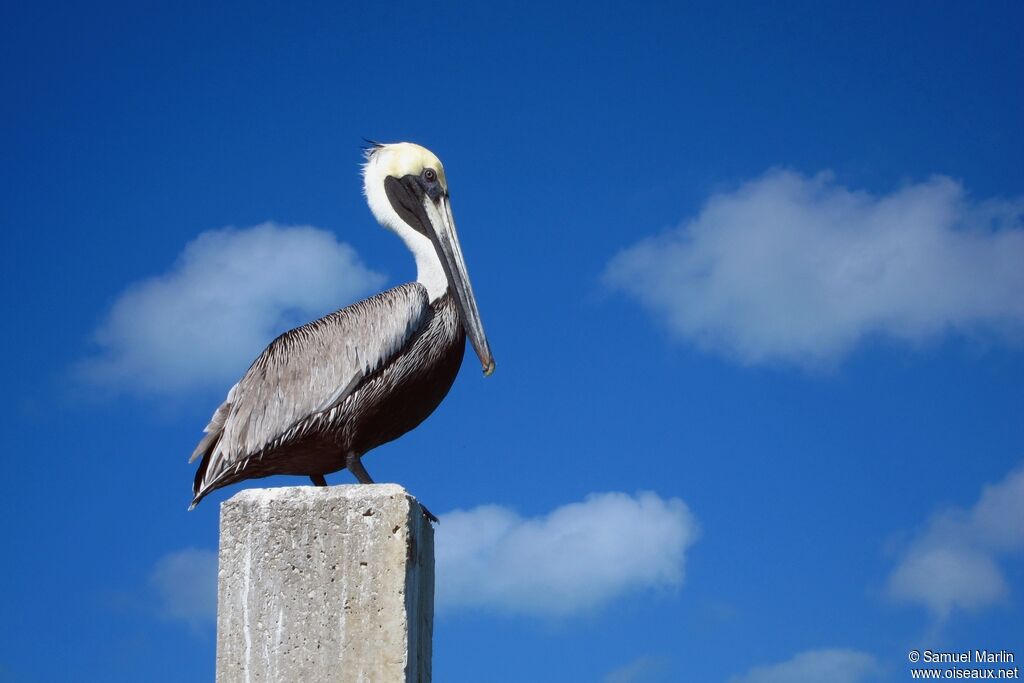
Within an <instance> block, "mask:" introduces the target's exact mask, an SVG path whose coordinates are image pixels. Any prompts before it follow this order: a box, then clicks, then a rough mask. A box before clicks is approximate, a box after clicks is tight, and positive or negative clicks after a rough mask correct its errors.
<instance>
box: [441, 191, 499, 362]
mask: <svg viewBox="0 0 1024 683" xmlns="http://www.w3.org/2000/svg"><path fill="white" fill-rule="evenodd" d="M423 209H424V211H425V212H426V214H427V222H428V223H429V225H428V226H427V227H428V228H429V229H430V230H431V232H433V233H434V234H433V235H431V237H432V240H433V242H434V246H435V248H436V249H437V253H438V256H439V257H440V258H441V264H442V265H443V266H444V271H445V274H446V275H447V276H448V283H449V284H450V285H451V287H452V291H453V292H454V294H455V302H456V304H458V307H459V312H460V314H461V316H462V324H463V327H465V329H466V334H467V335H469V341H470V343H471V344H473V350H474V351H476V355H477V356H479V358H480V363H481V364H482V365H483V369H484V375H485V376H487V375H490V374H491V373H492V372H494V356H493V355H491V347H490V345H489V344H488V343H487V335H486V334H484V325H483V323H482V322H480V311H479V310H478V309H477V307H476V296H474V294H473V285H472V284H470V282H469V273H467V272H466V260H465V259H464V258H462V247H461V246H460V245H459V234H458V233H457V232H456V231H455V219H454V218H452V207H451V204H450V203H449V202H448V197H447V196H445V195H442V196H441V197H439V198H438V201H437V204H435V203H434V201H433V200H432V199H431V198H430V197H429V196H424V197H423Z"/></svg>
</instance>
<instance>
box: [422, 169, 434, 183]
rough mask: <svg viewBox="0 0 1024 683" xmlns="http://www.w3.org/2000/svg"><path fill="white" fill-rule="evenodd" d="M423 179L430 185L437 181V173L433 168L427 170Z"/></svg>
mask: <svg viewBox="0 0 1024 683" xmlns="http://www.w3.org/2000/svg"><path fill="white" fill-rule="evenodd" d="M423 179H424V180H426V181H427V182H428V183H432V182H434V181H435V180H437V171H435V170H434V169H432V168H428V169H425V170H424V171H423Z"/></svg>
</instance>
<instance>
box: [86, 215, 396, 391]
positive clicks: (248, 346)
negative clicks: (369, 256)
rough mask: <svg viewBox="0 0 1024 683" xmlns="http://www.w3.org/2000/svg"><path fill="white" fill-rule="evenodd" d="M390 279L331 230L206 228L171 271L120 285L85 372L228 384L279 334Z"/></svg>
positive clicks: (110, 380)
mask: <svg viewBox="0 0 1024 683" xmlns="http://www.w3.org/2000/svg"><path fill="white" fill-rule="evenodd" d="M382 282H383V277H382V276H381V275H379V274H377V273H374V272H373V271H371V270H369V269H367V268H366V267H365V266H364V265H363V264H362V262H361V261H360V260H359V257H358V255H357V254H356V252H355V251H354V250H353V249H352V248H351V247H350V246H348V245H347V244H344V243H342V242H338V241H337V239H336V238H335V237H334V235H332V234H331V233H329V232H327V231H325V230H319V229H317V228H314V227H310V226H282V225H277V224H275V223H264V224H262V225H257V226H255V227H251V228H246V229H241V230H239V229H234V228H226V229H223V230H213V231H209V232H204V233H202V234H201V235H199V236H198V237H197V238H196V239H194V240H193V241H192V242H189V243H188V244H187V245H186V246H185V249H184V250H183V251H182V253H181V254H180V255H179V257H178V259H177V261H176V262H175V264H174V265H173V267H172V268H171V269H170V270H169V271H168V272H166V273H164V274H162V275H158V276H155V277H152V278H149V279H147V280H144V281H142V282H138V283H135V284H133V285H131V286H130V287H128V288H127V289H126V290H125V291H124V292H122V293H121V295H120V296H119V297H118V299H117V301H116V302H115V303H114V305H113V307H112V309H111V310H110V312H109V314H108V315H107V316H106V319H105V320H104V321H103V322H102V323H101V324H100V325H99V327H98V329H97V330H96V333H95V342H96V345H97V346H98V351H97V353H96V354H95V355H94V356H93V357H91V358H89V359H87V360H85V361H83V362H82V363H81V364H80V365H79V367H78V371H79V374H80V376H81V377H82V378H83V379H85V380H87V381H89V382H91V383H93V384H96V385H100V386H103V387H107V388H109V389H112V390H127V391H135V392H145V393H173V392H180V391H183V390H187V389H191V388H194V387H203V386H214V387H225V385H226V384H227V383H229V382H231V381H234V380H235V379H237V378H238V376H239V375H240V374H241V373H242V372H243V371H244V370H245V368H246V366H247V365H248V363H250V362H251V361H252V360H253V359H254V358H255V357H256V355H257V354H258V353H259V352H260V351H261V350H262V349H263V347H264V346H265V345H266V344H267V343H269V342H270V341H271V340H272V339H273V338H274V336H275V335H277V334H279V333H281V332H283V331H285V330H287V329H288V328H290V327H293V326H295V325H298V324H301V323H303V322H307V321H309V320H311V319H313V318H316V317H318V316H320V315H323V314H324V313H327V312H330V311H332V310H334V309H336V308H340V307H342V306H344V305H346V304H348V303H351V302H352V301H353V300H354V299H355V298H357V297H358V296H359V295H361V294H364V293H366V292H367V291H368V290H370V289H371V288H373V287H378V286H380V285H381V284H382ZM225 388H226V387H225Z"/></svg>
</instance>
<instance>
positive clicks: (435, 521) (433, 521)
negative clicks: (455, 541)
mask: <svg viewBox="0 0 1024 683" xmlns="http://www.w3.org/2000/svg"><path fill="white" fill-rule="evenodd" d="M420 510H422V511H423V516H424V517H426V518H427V520H428V521H429V522H430V523H431V524H440V523H441V520H439V519H438V518H437V517H436V516H435V515H434V513H433V512H431V511H430V510H428V509H427V506H426V505H424V504H423V503H420Z"/></svg>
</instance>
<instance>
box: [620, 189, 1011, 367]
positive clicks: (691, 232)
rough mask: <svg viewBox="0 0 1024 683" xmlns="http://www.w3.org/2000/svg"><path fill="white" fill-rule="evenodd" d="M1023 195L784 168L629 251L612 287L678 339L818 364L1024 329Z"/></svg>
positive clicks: (747, 355) (736, 353)
mask: <svg viewBox="0 0 1024 683" xmlns="http://www.w3.org/2000/svg"><path fill="white" fill-rule="evenodd" d="M1021 263H1024V199H1014V200H990V201H980V202H979V201H974V200H971V199H970V198H969V197H967V196H966V195H965V192H964V189H963V187H962V186H961V185H960V184H959V183H957V182H956V181H954V180H951V179H949V178H945V177H941V176H939V177H935V178H932V179H931V180H929V181H927V182H923V183H918V184H913V185H907V186H905V187H903V188H901V189H899V190H897V191H895V192H892V193H890V194H885V195H875V194H870V193H867V192H860V191H855V190H851V189H848V188H847V187H844V186H842V185H840V184H838V183H837V182H836V181H835V179H834V178H833V177H832V175H830V174H829V173H822V174H819V175H817V176H814V177H807V176H803V175H800V174H798V173H794V172H790V171H784V170H773V171H770V172H768V173H766V174H765V175H764V176H762V177H760V178H758V179H756V180H753V181H750V182H747V183H744V184H743V185H741V186H740V187H739V188H737V189H736V190H734V191H731V192H723V193H720V194H716V195H714V196H712V197H711V198H710V199H709V200H708V201H707V203H706V204H705V205H704V207H703V208H702V210H701V211H700V213H699V214H698V215H697V216H696V217H695V218H693V219H691V220H688V221H686V222H685V223H684V224H683V225H681V226H680V227H679V228H677V229H674V230H671V231H669V232H667V233H665V234H662V235H660V236H656V237H652V238H648V239H645V240H643V241H641V242H639V243H638V244H635V245H633V246H631V247H629V248H627V249H625V250H624V251H622V252H620V253H619V254H618V255H616V256H615V257H614V258H613V259H612V261H611V262H610V264H609V265H608V268H607V270H606V272H605V276H604V279H605V282H606V283H607V284H608V285H610V286H611V287H613V288H616V289H619V290H621V291H624V292H626V293H628V294H629V295H631V296H632V297H634V298H636V299H637V300H638V301H639V302H640V303H641V304H642V305H643V306H645V307H646V308H647V309H649V310H650V311H651V312H652V313H654V314H655V315H656V316H657V317H658V318H660V319H661V320H663V321H664V322H665V323H666V324H667V326H668V329H669V330H670V331H671V332H672V333H673V334H674V335H675V336H676V337H678V338H680V339H683V340H687V341H689V342H691V343H693V344H696V345H697V346H698V347H700V348H703V349H705V350H709V351H712V352H715V353H719V354H721V355H724V356H727V357H730V358H733V359H736V360H738V361H740V362H743V363H748V364H753V363H773V362H774V363H784V364H793V365H800V366H805V367H815V366H820V365H827V364H830V363H834V362H836V361H838V360H840V359H841V358H842V357H843V356H845V355H846V354H847V353H849V352H850V351H852V350H853V349H854V348H855V347H856V346H857V345H858V344H860V343H861V342H863V341H864V340H865V339H868V338H871V337H881V338H889V339H894V340H899V341H903V342H911V343H916V342H920V341H923V340H927V339H929V338H935V337H937V336H939V335H941V334H942V333H944V332H946V331H949V330H958V331H975V330H990V331H993V330H994V331H997V332H998V333H1000V334H1004V335H1005V334H1010V335H1014V336H1016V335H1019V334H1020V333H1021V332H1022V330H1024V268H1021V266H1020V264H1021Z"/></svg>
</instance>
